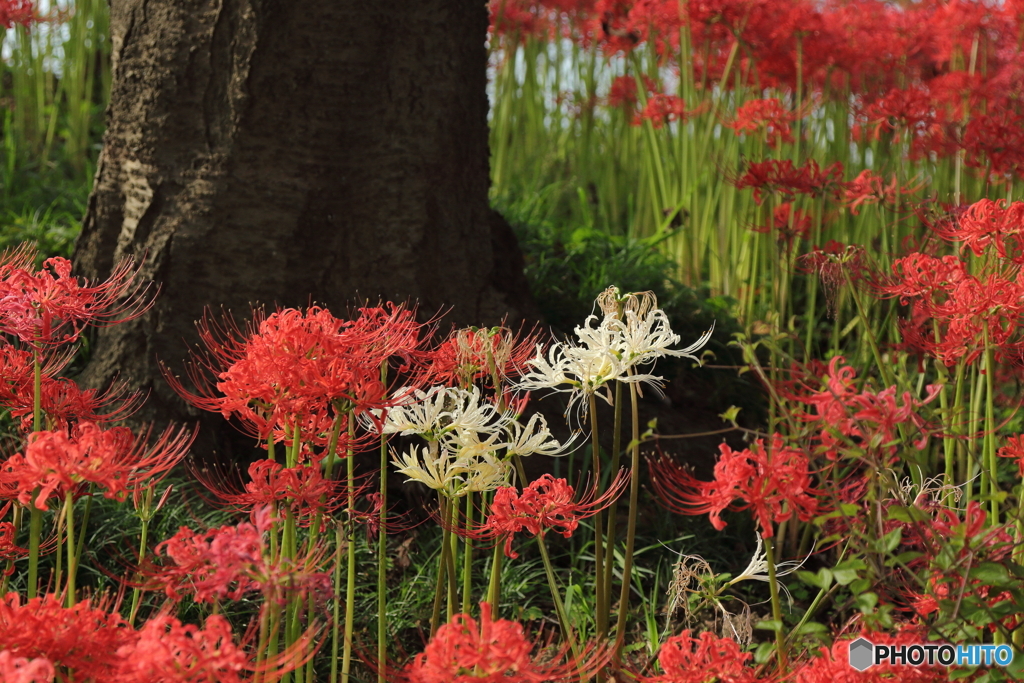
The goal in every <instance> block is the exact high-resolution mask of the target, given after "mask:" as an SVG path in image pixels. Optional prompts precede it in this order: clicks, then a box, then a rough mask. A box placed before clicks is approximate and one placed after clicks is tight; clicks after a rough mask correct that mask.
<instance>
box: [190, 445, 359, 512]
mask: <svg viewBox="0 0 1024 683" xmlns="http://www.w3.org/2000/svg"><path fill="white" fill-rule="evenodd" d="M189 465H190V469H191V470H192V472H193V474H194V475H195V477H196V478H197V479H199V481H200V482H202V483H203V485H204V486H206V488H207V489H209V490H210V491H211V492H212V493H213V494H214V495H215V496H216V497H217V498H218V499H219V500H221V501H223V502H225V503H227V504H228V505H231V506H233V507H235V508H237V509H238V510H242V511H247V512H250V513H254V512H255V511H256V510H257V509H261V508H263V507H265V506H274V508H275V509H277V510H279V511H280V510H285V509H288V510H290V511H291V514H292V515H293V516H294V518H295V520H296V521H297V522H298V523H299V524H300V525H308V524H309V523H310V522H311V521H312V518H313V516H314V515H315V514H317V513H319V514H321V515H324V514H329V513H332V512H334V511H336V510H338V509H339V508H340V507H342V506H343V505H344V504H345V499H346V497H347V496H345V493H344V483H343V482H340V481H336V480H331V479H324V478H323V473H322V472H321V467H320V465H319V464H318V463H315V462H314V463H309V462H307V463H303V464H300V465H297V466H296V467H285V466H284V465H283V464H281V463H279V462H276V461H274V460H269V459H265V460H258V461H256V462H254V463H252V464H251V465H249V480H250V481H249V482H248V483H246V484H241V483H234V482H232V481H231V480H230V479H229V478H228V477H227V476H225V475H224V474H223V473H222V472H220V471H218V470H217V469H213V470H211V469H210V468H209V467H204V468H198V467H196V466H195V465H194V463H189Z"/></svg>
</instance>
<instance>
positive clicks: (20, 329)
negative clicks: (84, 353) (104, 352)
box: [0, 257, 153, 350]
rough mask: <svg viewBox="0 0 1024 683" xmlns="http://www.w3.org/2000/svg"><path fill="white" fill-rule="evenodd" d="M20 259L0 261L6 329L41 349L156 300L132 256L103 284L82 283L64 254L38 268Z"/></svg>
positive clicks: (0, 322)
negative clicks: (21, 263)
mask: <svg viewBox="0 0 1024 683" xmlns="http://www.w3.org/2000/svg"><path fill="white" fill-rule="evenodd" d="M16 265H17V263H16V262H15V263H9V264H6V265H2V266H0V332H3V333H5V334H10V335H13V336H15V337H17V338H18V339H20V340H21V341H22V342H24V343H25V344H28V345H29V346H31V347H33V348H35V349H37V350H39V349H44V348H49V347H52V346H57V345H60V344H66V343H72V342H74V341H76V340H77V339H78V337H79V335H80V334H81V333H82V330H84V329H85V328H86V327H87V326H89V325H93V326H107V325H116V324H117V323H121V322H124V321H126V320H131V319H132V318H136V317H138V316H140V315H142V314H143V313H145V312H146V311H147V310H148V309H149V307H150V306H152V305H153V299H152V297H150V296H149V293H150V286H149V285H144V284H134V282H135V279H136V276H137V275H138V273H139V269H138V268H136V266H135V263H134V261H132V260H131V259H125V260H124V261H122V262H121V263H120V264H119V265H118V266H117V267H116V268H115V269H114V272H113V273H111V275H110V277H109V278H107V280H106V281H105V282H102V283H100V284H98V285H90V284H89V283H88V282H86V283H84V284H82V283H79V281H78V279H77V278H74V277H72V276H71V262H70V261H68V260H67V259H64V258H60V257H54V258H50V259H46V260H45V261H43V267H42V269H40V270H39V271H38V272H36V273H33V272H30V271H29V270H28V269H27V268H19V267H16ZM51 271H52V272H51Z"/></svg>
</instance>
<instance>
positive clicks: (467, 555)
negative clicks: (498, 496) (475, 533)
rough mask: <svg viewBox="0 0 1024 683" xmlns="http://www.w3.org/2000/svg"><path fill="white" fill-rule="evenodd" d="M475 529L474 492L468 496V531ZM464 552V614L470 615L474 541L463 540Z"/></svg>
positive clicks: (467, 538)
mask: <svg viewBox="0 0 1024 683" xmlns="http://www.w3.org/2000/svg"><path fill="white" fill-rule="evenodd" d="M472 527H473V492H472V491H470V492H469V493H467V494H466V530H467V531H469V530H470V529H471V528H472ZM463 543H464V547H463V551H462V613H463V614H469V601H470V598H471V597H472V591H473V539H471V538H469V537H468V536H467V537H466V538H465V539H463Z"/></svg>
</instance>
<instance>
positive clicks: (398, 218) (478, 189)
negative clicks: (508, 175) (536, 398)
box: [75, 0, 529, 420]
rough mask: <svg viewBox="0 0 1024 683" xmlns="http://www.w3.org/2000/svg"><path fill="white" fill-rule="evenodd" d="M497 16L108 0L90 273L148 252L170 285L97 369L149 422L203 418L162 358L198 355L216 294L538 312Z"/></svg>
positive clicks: (323, 0)
mask: <svg viewBox="0 0 1024 683" xmlns="http://www.w3.org/2000/svg"><path fill="white" fill-rule="evenodd" d="M486 28H487V16H486V9H485V5H484V3H483V2H480V0H425V1H423V2H409V3H400V4H399V5H392V4H391V3H367V2H355V1H354V0H307V1H306V2H294V0H111V34H112V48H113V49H112V59H113V85H112V92H111V97H110V107H109V109H108V111H107V126H108V127H107V132H106V135H105V137H104V148H103V152H102V154H101V156H100V161H99V166H98V169H97V172H96V182H95V187H94V189H93V193H92V195H91V197H90V198H89V206H88V213H87V216H86V219H85V224H84V227H83V231H82V234H81V237H80V238H79V241H78V244H77V248H76V253H75V262H76V268H77V271H78V273H79V274H81V275H84V276H87V277H99V278H102V277H104V276H105V275H106V274H107V273H109V271H110V270H111V268H112V266H113V265H114V264H115V263H116V262H117V260H119V259H120V258H122V257H124V256H127V255H134V256H135V257H136V258H141V259H144V262H145V263H144V266H143V275H144V276H145V277H147V278H150V279H152V280H154V281H156V282H157V283H159V284H160V286H161V292H160V295H159V297H158V300H157V303H156V305H155V307H154V308H153V309H152V310H151V311H150V312H149V313H148V314H147V315H145V316H144V317H142V318H140V319H138V320H136V321H133V322H131V323H127V324H122V325H119V326H117V327H114V328H110V329H108V330H103V331H101V332H100V333H99V335H98V339H97V340H96V342H95V347H94V348H95V354H94V356H93V358H92V360H91V361H90V363H89V366H88V367H87V369H86V371H85V377H84V378H83V382H84V383H86V384H92V385H99V384H103V383H105V382H107V381H109V380H110V379H111V378H112V377H113V376H114V375H116V374H120V375H121V376H127V377H130V378H131V379H132V380H133V383H134V384H135V385H137V386H140V387H143V388H146V389H148V390H149V391H150V398H149V401H148V402H147V408H146V413H145V414H144V415H143V417H144V418H148V419H152V418H160V419H161V420H165V419H167V418H177V419H186V417H187V414H186V413H185V412H184V411H185V407H184V404H183V403H182V402H180V400H178V399H177V397H176V396H175V395H174V394H173V393H172V392H171V391H170V389H169V388H168V387H167V385H166V383H165V382H164V381H163V380H162V378H161V377H160V374H159V369H158V365H157V362H158V361H163V362H165V363H167V364H168V365H169V366H170V367H171V368H173V369H180V368H181V367H182V359H183V358H184V357H185V356H186V355H187V350H188V345H187V343H188V342H191V341H193V340H195V339H196V334H195V328H194V321H195V320H197V319H198V318H199V317H200V316H202V314H203V309H204V307H214V309H215V310H218V311H219V308H220V307H221V306H224V307H225V308H227V309H229V310H232V311H233V312H234V314H235V315H236V316H238V317H240V318H246V317H248V312H249V311H250V308H251V305H252V304H255V303H263V304H266V305H267V306H268V308H270V309H273V308H274V307H275V306H278V305H279V306H306V305H309V304H310V303H317V304H321V305H326V306H328V307H329V308H331V309H332V310H335V311H336V312H341V311H344V310H345V308H346V307H347V306H348V305H350V304H352V303H355V302H356V301H357V300H358V301H366V300H369V301H371V302H374V303H375V302H376V301H377V300H378V298H384V299H390V300H395V301H404V300H406V299H410V300H412V301H418V302H419V306H420V309H421V310H422V311H424V312H426V313H428V314H432V313H434V312H436V311H438V310H439V309H440V308H441V307H451V308H452V315H451V318H452V319H453V320H455V321H458V322H459V323H462V324H495V323H497V322H498V321H499V320H500V318H501V317H502V316H503V315H504V314H505V313H511V315H512V317H513V319H515V317H517V315H521V314H522V313H523V309H524V306H528V305H529V304H528V303H523V302H524V301H525V300H526V294H525V281H524V280H523V277H522V267H521V263H522V257H521V254H520V252H519V250H518V246H517V245H516V243H515V238H514V236H512V235H511V232H510V230H509V228H508V226H507V224H505V223H504V221H502V220H501V219H500V217H497V216H496V214H493V215H492V213H491V212H490V209H489V208H488V204H487V189H488V148H487V122H486V116H487V98H486V91H485V85H486V53H485V48H484V40H485V36H486ZM517 259H518V261H517ZM517 264H518V265H517ZM517 302H518V304H517ZM192 419H194V416H193V417H192ZM217 419H218V420H219V419H220V418H219V417H218V418H217Z"/></svg>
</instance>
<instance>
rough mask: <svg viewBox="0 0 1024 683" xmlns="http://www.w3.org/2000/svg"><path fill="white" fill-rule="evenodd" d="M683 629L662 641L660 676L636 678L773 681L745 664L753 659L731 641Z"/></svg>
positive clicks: (682, 682)
mask: <svg viewBox="0 0 1024 683" xmlns="http://www.w3.org/2000/svg"><path fill="white" fill-rule="evenodd" d="M690 633H691V632H690V629H686V630H685V631H683V632H682V633H680V634H679V635H677V636H672V637H671V638H669V639H668V640H666V641H665V642H664V643H663V644H662V646H661V650H660V651H659V653H658V663H659V664H660V665H661V670H662V672H663V673H662V674H661V675H658V676H649V677H645V678H642V679H640V680H641V681H643V683H706V681H711V680H714V681H718V683H755V682H760V681H764V682H765V683H768V682H770V681H774V680H775V678H774V677H765V676H763V675H759V674H758V672H757V670H756V669H753V668H751V667H749V666H747V664H748V663H749V662H750V661H751V660H752V659H753V658H754V656H753V655H752V654H750V653H749V652H743V651H741V650H740V646H739V643H737V642H736V641H735V640H733V639H732V638H719V637H718V636H716V635H714V634H713V633H709V632H708V631H704V632H703V633H701V634H700V635H699V636H698V637H696V638H694V637H693V636H691V635H690Z"/></svg>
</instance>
